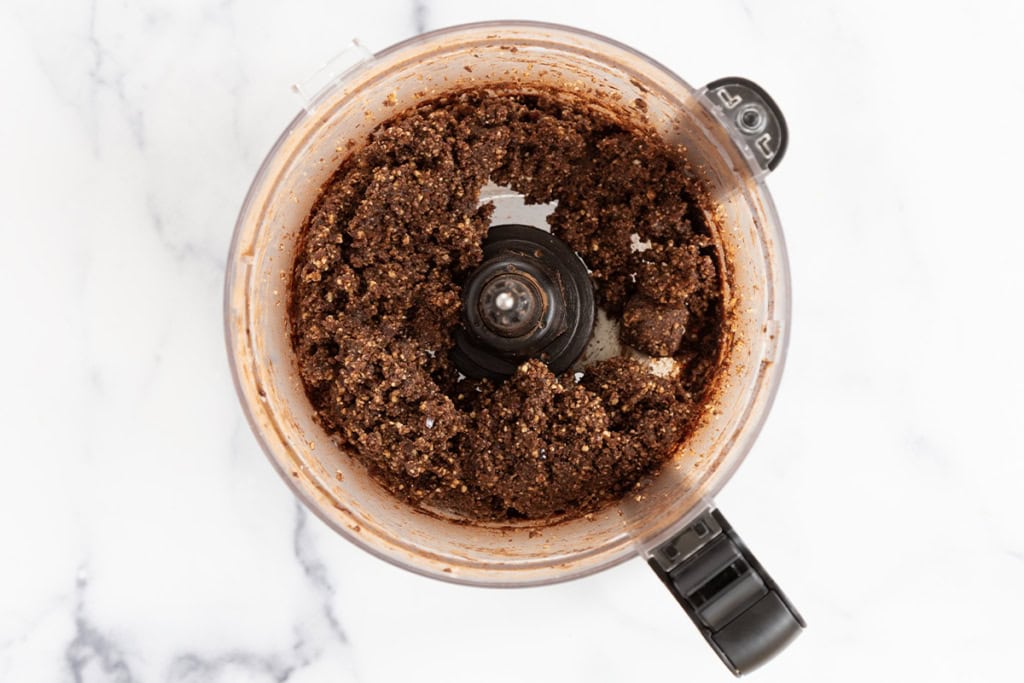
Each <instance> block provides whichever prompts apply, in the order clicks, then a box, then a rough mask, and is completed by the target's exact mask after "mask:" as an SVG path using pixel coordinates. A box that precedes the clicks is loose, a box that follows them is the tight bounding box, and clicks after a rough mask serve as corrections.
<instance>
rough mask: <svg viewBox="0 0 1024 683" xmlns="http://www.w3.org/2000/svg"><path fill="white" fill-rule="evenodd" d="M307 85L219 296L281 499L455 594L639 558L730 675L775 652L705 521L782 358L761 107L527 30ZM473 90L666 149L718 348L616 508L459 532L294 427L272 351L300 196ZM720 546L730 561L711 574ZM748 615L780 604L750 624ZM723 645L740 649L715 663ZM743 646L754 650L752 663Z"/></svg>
mask: <svg viewBox="0 0 1024 683" xmlns="http://www.w3.org/2000/svg"><path fill="white" fill-rule="evenodd" d="M318 81H319V82H317V83H315V84H313V85H312V86H307V87H305V88H302V89H300V92H301V93H302V94H306V93H309V94H308V96H307V97H306V99H305V101H304V104H305V106H304V109H303V111H302V112H301V113H300V114H299V115H298V116H296V117H295V119H294V120H293V121H292V122H291V123H290V124H289V125H288V127H287V129H286V130H285V131H284V132H283V133H282V134H281V136H280V138H279V139H278V140H277V142H276V143H275V144H274V146H273V148H272V149H271V151H270V153H269V154H268V155H267V158H266V160H265V161H264V162H263V165H262V166H261V168H260V169H259V172H258V173H257V175H256V178H255V180H254V181H253V183H252V186H251V187H250V189H249V192H248V195H247V196H246V198H245V202H244V204H243V206H242V209H241V212H240V214H239V217H238V222H237V225H236V227H235V234H234V239H233V241H232V245H231V252H230V256H229V259H228V266H227V280H226V290H225V326H226V336H227V345H228V354H229V357H230V362H231V367H232V370H233V375H234V379H235V384H236V388H237V391H238V395H239V398H240V400H241V402H242V405H243V407H244V409H245V413H246V415H247V417H248V419H249V422H250V424H251V426H252V429H253V431H254V432H255V434H256V436H257V438H258V439H259V442H260V444H261V446H262V447H263V450H264V451H265V452H266V454H267V455H268V457H269V459H270V461H271V463H272V464H273V465H274V467H275V468H276V469H277V470H278V472H279V473H280V474H281V476H282V477H283V478H284V480H285V481H286V482H287V483H288V485H289V486H290V487H291V489H292V490H293V491H294V492H295V494H296V495H297V496H298V497H299V498H300V499H302V500H303V502H304V503H305V504H306V505H307V506H308V507H309V508H310V509H311V510H312V511H313V512H315V513H316V514H317V515H318V516H319V517H320V518H321V519H322V520H323V521H324V522H326V523H327V524H328V525H329V526H330V527H331V528H333V529H334V530H335V531H337V532H338V533H339V534H341V535H342V536H344V537H345V538H347V539H348V540H350V541H352V542H353V543H355V544H357V545H359V546H361V547H363V548H364V549H366V550H367V551H369V552H371V553H373V554H375V555H377V556H378V557H381V558H383V559H385V560H387V561H389V562H391V563H393V564H396V565H398V566H401V567H404V568H406V569H409V570H411V571H415V572H418V573H420V574H424V575H426V576H431V577H434V578H439V579H443V580H446V581H452V582H456V583H463V584H471V585H477V586H530V585H539V584H548V583H553V582H557V581H565V580H569V579H574V578H578V577H581V576H585V575H587V574H591V573H593V572H596V571H600V570H602V569H605V568H608V567H610V566H612V565H615V564H618V563H620V562H622V561H624V560H626V559H629V558H631V557H635V556H636V555H638V554H640V555H642V556H643V557H645V558H646V559H647V560H648V561H649V562H650V563H651V565H652V567H653V568H654V569H655V571H656V572H657V573H658V574H659V576H660V577H661V578H662V579H663V580H664V581H665V582H666V585H667V586H668V587H669V589H670V590H671V591H672V592H673V594H674V595H675V596H676V598H677V599H679V601H680V603H681V604H682V605H683V606H684V608H686V609H687V612H688V613H689V614H690V616H691V617H692V618H694V620H695V621H696V622H697V623H698V627H700V628H701V630H702V632H704V634H705V636H706V637H707V638H708V640H709V642H711V643H712V645H713V646H714V647H715V649H716V651H718V652H719V654H720V655H722V657H723V660H724V661H726V663H727V664H728V665H729V666H730V668H731V669H732V670H733V671H735V672H741V671H745V670H749V669H750V668H752V667H753V666H756V665H757V664H759V663H760V662H761V661H763V659H764V658H766V656H769V655H770V654H771V652H774V651H775V650H777V649H778V648H779V647H781V646H782V645H783V644H784V642H788V640H789V639H791V638H792V637H793V636H794V635H795V634H796V633H797V632H798V631H799V629H800V628H801V627H802V625H803V622H802V620H801V619H800V617H799V615H798V614H797V613H796V611H795V610H793V609H792V606H791V605H789V603H788V601H786V600H785V597H784V596H783V595H782V593H781V591H779V590H778V589H777V586H775V584H774V583H772V582H771V580H770V578H769V577H768V576H767V574H763V570H761V572H762V574H763V576H761V575H759V574H758V572H757V570H760V565H756V560H753V558H752V556H749V551H747V550H746V548H745V547H744V546H743V545H742V543H741V542H740V541H739V539H738V537H735V533H734V532H732V530H731V528H729V527H728V524H727V523H726V522H725V520H724V517H722V516H721V515H720V513H718V512H717V511H715V510H714V505H713V503H712V499H713V496H714V495H715V494H716V493H717V492H718V491H719V490H720V489H721V488H722V486H723V485H724V484H725V482H726V481H727V480H728V479H729V477H730V476H731V475H732V473H733V472H734V471H735V470H736V468H737V467H738V466H739V465H740V463H741V462H742V461H743V458H744V457H745V456H746V454H747V452H748V451H749V450H750V447H751V445H752V444H753V442H754V439H755V438H756V436H757V434H758V432H759V430H760V428H761V425H762V423H763V421H764V419H765V416H766V415H767V413H768V409H769V407H770V405H771V403H772V400H773V397H774V395H775V391H776V387H777V386H778V383H779V378H780V375H781V372H782V364H783V359H784V357H785V351H786V344H787V336H788V329H789V316H790V306H789V273H788V268H787V264H786V254H785V248H784V244H783V237H782V232H781V229H780V226H779V220H778V217H777V215H776V212H775V208H774V206H773V204H772V200H771V197H770V195H769V193H768V191H767V188H766V186H765V182H764V181H765V177H766V175H767V174H768V173H769V172H770V170H772V169H773V168H774V167H775V165H776V164H777V163H778V161H779V159H780V158H781V156H782V153H783V152H784V149H785V137H786V135H787V131H786V129H785V124H784V122H783V119H782V117H781V114H780V113H779V112H778V109H777V107H775V105H774V103H773V102H772V101H771V99H770V98H769V97H768V96H767V95H766V94H765V93H764V92H763V91H762V90H760V88H758V87H757V86H756V85H754V84H752V83H750V82H749V81H744V80H743V79H724V80H723V81H720V82H716V83H712V84H710V85H709V86H708V87H705V88H698V89H695V88H693V87H691V86H690V85H688V84H687V83H686V82H685V81H683V80H682V79H681V78H679V77H678V76H677V75H675V74H674V73H673V72H671V71H670V70H668V69H667V68H666V67H664V66H662V65H660V64H658V63H657V62H655V61H653V60H652V59H650V58H649V57H646V56H644V55H642V54H641V53H639V52H637V51H635V50H633V49H631V48H629V47H626V46H624V45H621V44H619V43H616V42H614V41H612V40H609V39H607V38H604V37H601V36H598V35H594V34H591V33H587V32H585V31H581V30H578V29H572V28H568V27H563V26H555V25H549V24H540V23H531V22H495V23H482V24H472V25H465V26H457V27H453V28H448V29H444V30H440V31H434V32H432V33H426V34H423V35H420V36H417V37H415V38H412V39H410V40H407V41H405V42H402V43H399V44H397V45H395V46H393V47H390V48H388V49H386V50H384V51H382V52H378V53H376V54H370V53H369V52H367V51H366V50H365V49H363V48H362V47H361V46H358V45H357V46H356V47H354V48H353V49H352V50H350V51H348V52H347V53H345V54H344V55H343V56H342V57H341V59H340V61H336V62H333V63H332V64H330V65H328V66H327V67H326V68H325V69H324V70H323V71H322V72H321V74H320V75H319V77H318ZM484 87H495V88H501V89H503V90H509V89H511V90H515V91H517V92H530V91H531V90H551V89H555V90H559V91H562V92H565V93H567V94H569V95H576V96H579V97H581V98H585V99H586V100H587V101H588V102H599V103H603V105H602V106H606V107H607V108H608V110H609V113H610V114H612V115H614V116H617V117H631V118H633V119H635V120H637V121H638V122H639V123H641V124H642V125H645V126H647V127H649V128H653V129H654V130H655V131H657V133H658V134H660V135H661V136H662V137H663V138H664V139H665V140H666V141H669V142H672V143H681V144H682V145H684V146H685V147H686V148H687V150H688V155H689V158H690V160H691V162H692V164H693V167H694V168H695V169H697V170H698V172H699V174H700V176H701V178H700V180H701V182H702V183H703V184H704V186H705V188H706V190H707V197H708V200H709V201H708V202H707V206H705V207H704V211H705V214H706V218H707V223H708V225H709V226H711V228H712V229H713V230H714V231H715V232H716V233H717V236H718V238H719V241H720V243H721V244H722V253H721V254H720V255H719V257H720V262H721V266H722V272H723V274H724V287H725V296H724V301H725V302H726V316H725V342H724V344H723V350H722V354H721V361H720V369H719V370H718V372H717V374H716V376H715V379H714V380H713V382H712V386H711V388H710V390H709V394H708V398H707V400H706V403H705V405H704V410H703V413H702V414H701V416H700V417H699V419H698V422H697V424H696V426H695V427H694V429H693V431H692V434H691V436H690V437H689V438H688V439H687V440H686V441H685V442H684V443H683V444H682V445H680V446H679V448H678V449H677V451H676V452H675V453H674V454H673V456H672V457H671V459H670V460H669V461H668V462H667V463H666V464H665V465H664V466H663V467H662V468H661V470H660V471H659V473H657V475H656V476H653V477H651V478H650V479H649V480H648V481H645V482H644V483H643V486H642V488H640V489H639V491H638V493H637V494H636V495H631V496H629V497H627V498H625V499H623V500H621V501H619V502H618V503H616V504H613V505H609V506H607V507H605V508H604V509H602V510H600V511H598V512H595V513H594V514H592V515H587V516H586V517H580V518H576V519H565V520H561V521H557V520H556V521H554V522H552V523H540V522H536V521H534V522H522V523H508V522H505V523H493V524H481V523H466V522H464V521H461V520H453V519H450V518H447V517H446V516H444V515H438V514H431V513H428V512H425V511H423V510H419V509H416V508H413V507H412V506H410V505H409V504H407V503H404V502H402V501H400V500H398V499H396V498H395V497H394V496H393V495H392V494H390V493H389V492H388V491H387V490H385V489H384V488H383V487H382V486H380V485H379V484H378V483H376V482H375V481H374V480H373V479H372V478H371V477H370V476H369V474H368V473H367V472H366V470H365V469H364V468H363V466H362V465H360V464H359V463H358V461H357V460H355V459H354V458H353V457H352V456H351V455H350V454H349V453H347V452H345V451H344V449H341V448H339V447H338V446H337V445H336V444H335V443H334V441H332V439H331V438H330V436H329V435H328V434H326V433H325V432H324V431H323V429H321V427H320V426H319V425H317V423H316V422H315V421H314V420H313V417H312V416H313V412H314V411H313V407H312V405H311V404H310V402H309V399H308V398H307V397H306V394H305V392H304V389H303V384H302V381H301V379H300V376H299V372H298V367H297V362H296V358H295V355H294V352H293V350H292V347H291V342H290V336H289V322H288V315H287V311H288V296H289V293H288V287H289V283H290V277H291V269H292V264H293V260H294V257H295V253H296V243H297V239H298V237H299V234H300V231H301V228H302V226H303V221H304V219H305V217H306V216H307V215H308V213H309V211H310V209H311V207H312V206H313V204H314V202H315V201H316V199H317V197H318V195H319V192H320V188H321V187H322V186H323V185H324V183H325V182H326V181H327V180H328V179H329V178H330V177H331V175H332V174H333V173H334V171H335V170H336V169H337V168H338V166H339V165H340V163H341V162H342V161H343V160H344V159H345V158H346V157H347V156H348V155H350V154H351V153H352V152H353V151H354V150H356V149H358V148H360V147H361V146H362V145H364V144H365V143H366V141H367V139H368V136H369V134H370V133H371V132H372V131H373V130H374V129H375V128H377V127H378V126H379V125H380V124H381V123H383V122H385V121H387V120H388V119H390V118H392V117H393V116H394V115H395V114H396V113H398V112H401V111H402V110H405V109H407V108H409V107H411V106H413V105H415V104H417V103H420V102H423V101H426V100H430V99H434V98H436V97H438V96H440V95H442V94H444V93H446V92H451V91H457V90H464V89H470V88H484ZM701 530H703V531H704V532H705V533H703V534H700V533H697V532H699V531H701ZM725 542H728V543H726V545H728V548H727V550H728V549H730V548H731V549H732V550H734V551H735V552H734V555H735V557H733V555H728V554H726V555H722V554H721V553H720V552H719V555H718V556H715V557H711V555H712V554H713V553H712V551H715V552H718V551H717V550H715V548H716V547H718V546H722V544H723V543H725ZM716 544H717V545H716ZM723 547H724V546H723ZM701 558H703V559H701ZM709 558H710V559H709ZM730 558H732V559H730ZM737 558H738V559H737ZM698 561H699V562H698ZM709 562H710V564H708V563H709ZM701 563H703V564H704V566H703V569H701V571H699V572H696V574H700V575H702V577H703V578H702V580H698V579H700V578H701V577H697V578H694V576H690V577H689V578H688V579H686V580H683V579H682V578H680V577H681V576H682V574H684V573H685V572H684V571H683V570H684V569H685V568H687V567H689V570H693V567H695V566H697V565H698V564H701ZM723 563H725V564H723ZM689 570H688V571H689ZM730 572H731V573H730ZM734 574H735V575H736V576H735V577H733V575H734ZM751 576H755V578H757V581H758V585H756V586H752V587H751V586H747V587H745V588H743V591H746V593H744V595H746V598H745V599H746V602H748V603H750V604H746V603H744V604H743V605H739V602H743V601H742V600H739V597H737V596H740V593H737V592H735V590H733V589H736V588H737V586H740V585H741V584H742V583H743V582H744V581H747V579H749V577H751ZM729 577H733V579H732V580H729ZM736 577H739V578H736ZM745 577H746V578H745ZM713 580H714V581H713ZM715 581H717V584H716V583H715ZM691 584H692V585H691ZM718 584H721V586H724V588H722V590H720V591H719V592H718V593H709V594H707V595H705V594H698V593H699V591H700V590H704V591H705V593H708V591H710V588H709V586H711V587H714V585H718ZM751 591H752V592H751ZM741 592H742V591H741ZM766 595H767V596H774V597H773V600H775V601H776V602H779V603H780V604H779V605H774V603H773V605H772V609H769V608H768V607H765V600H764V598H765V596H766ZM723 596H725V598H728V599H725V598H723ZM730 596H731V597H730ZM740 597H742V596H740ZM701 600H703V602H700V601H701ZM737 601H739V602H737ZM751 601H753V602H751ZM730 602H733V603H736V604H735V605H732V606H731V607H730V606H729V605H727V604H726V603H730ZM715 604H718V605H719V607H718V608H717V609H718V611H719V612H720V613H721V614H719V615H718V619H717V621H716V620H715V619H711V618H710V617H708V618H705V616H706V615H703V612H702V610H704V609H707V605H712V606H713V605H715ZM723 605H724V606H723ZM737 605H739V606H737ZM758 605H760V607H757V606H758ZM702 606H703V607H702ZM726 607H728V609H726ZM741 607H742V608H743V609H742V610H741ZM747 608H750V609H747ZM757 609H760V610H761V611H762V612H765V611H766V610H767V613H769V616H768V617H765V618H762V621H764V619H767V621H764V623H765V624H768V626H764V627H763V628H762V627H760V626H751V623H753V622H751V623H748V624H746V626H745V627H744V628H745V630H746V631H750V630H751V629H752V628H753V629H754V631H758V630H760V632H765V633H762V634H761V635H757V634H755V635H754V636H750V635H749V634H748V635H747V636H744V637H743V638H739V636H737V635H736V634H735V633H733V634H732V635H729V634H727V633H725V631H724V629H725V628H726V626H728V625H729V624H735V623H738V621H737V620H738V619H739V618H740V617H739V616H737V615H742V614H746V613H750V614H754V613H753V612H751V611H750V610H755V611H756V610H757ZM723 615H725V616H723ZM755 616H756V615H755ZM726 617H728V619H727V620H726ZM751 618H753V617H751ZM787 618H788V621H786V619H787ZM709 622H713V623H710V624H709ZM772 629H774V630H775V631H776V632H774V633H772V634H766V633H767V631H772ZM741 630H743V629H741ZM730 638H732V639H733V640H736V639H737V638H739V640H741V641H742V643H741V644H740V645H735V644H730V643H731V641H730ZM758 638H761V639H762V640H763V641H764V642H761V643H756V642H755V643H753V644H752V639H753V640H754V641H756V640H757V639H758ZM716 639H717V640H716ZM765 639H767V640H765ZM768 641H771V642H768ZM723 643H724V645H723ZM730 648H731V650H730Z"/></svg>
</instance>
